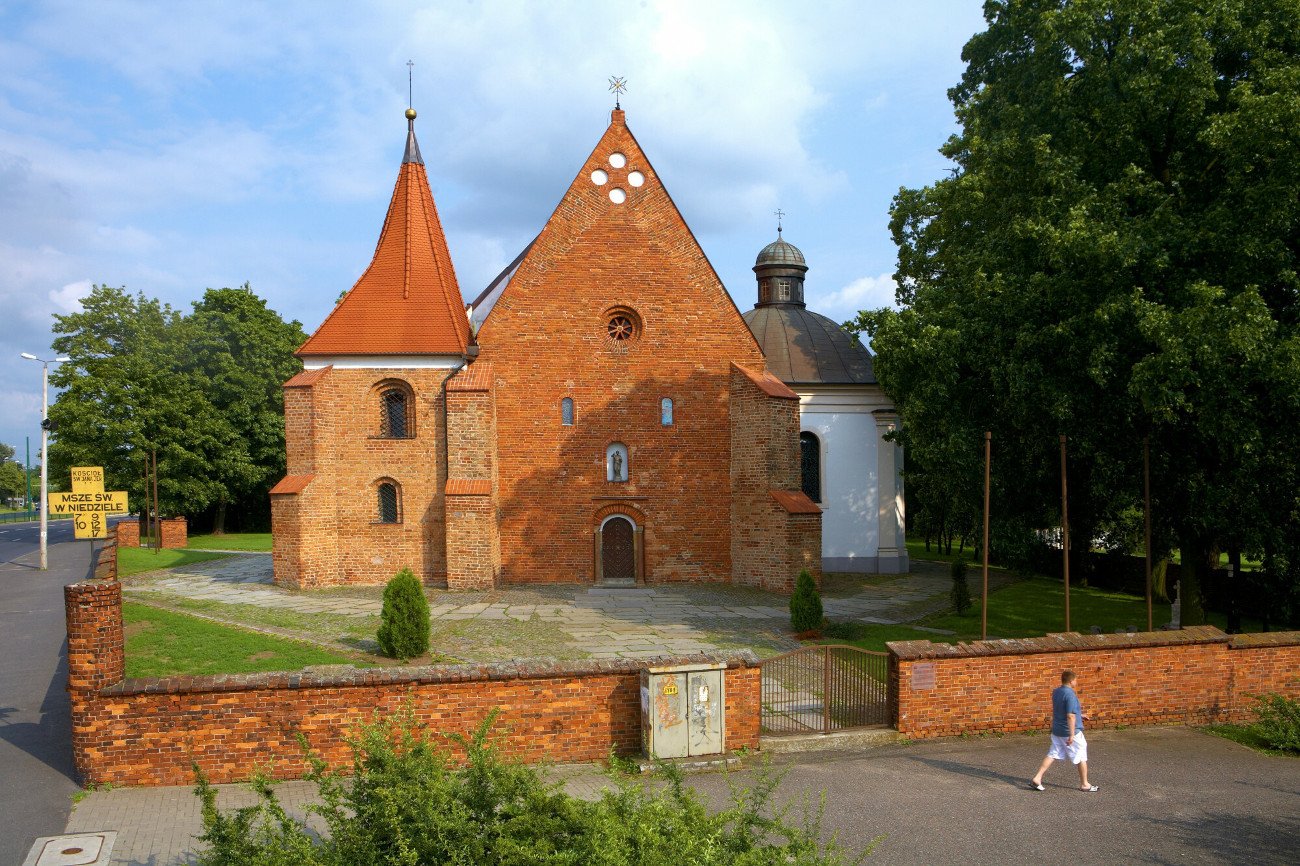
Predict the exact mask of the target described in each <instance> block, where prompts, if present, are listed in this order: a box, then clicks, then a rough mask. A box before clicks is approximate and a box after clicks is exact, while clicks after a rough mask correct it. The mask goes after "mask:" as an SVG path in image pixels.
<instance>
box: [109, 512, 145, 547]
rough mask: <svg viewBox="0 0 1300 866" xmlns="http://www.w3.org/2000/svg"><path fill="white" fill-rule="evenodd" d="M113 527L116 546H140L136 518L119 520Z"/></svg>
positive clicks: (138, 522) (138, 527)
mask: <svg viewBox="0 0 1300 866" xmlns="http://www.w3.org/2000/svg"><path fill="white" fill-rule="evenodd" d="M114 526H115V527H116V528H117V544H118V546H119V547H139V546H140V521H139V519H138V518H128V519H125V520H119V521H118V522H117V523H115V524H114Z"/></svg>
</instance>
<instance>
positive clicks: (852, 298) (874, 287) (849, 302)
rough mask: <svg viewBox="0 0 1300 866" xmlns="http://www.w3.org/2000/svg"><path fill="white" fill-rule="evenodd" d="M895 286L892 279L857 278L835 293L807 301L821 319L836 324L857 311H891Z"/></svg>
mask: <svg viewBox="0 0 1300 866" xmlns="http://www.w3.org/2000/svg"><path fill="white" fill-rule="evenodd" d="M897 288H898V284H897V283H895V282H894V275H893V274H890V273H884V274H880V275H879V276H875V277H858V278H857V279H856V280H854V281H853V282H851V283H849V284H848V285H847V286H844V287H843V288H841V289H838V290H837V291H834V292H830V293H829V294H826V295H822V296H820V297H817V298H815V299H814V298H809V304H808V306H810V307H811V308H813V309H815V310H816V311H817V312H819V313H821V314H822V315H824V316H830V317H831V318H832V319H834V320H835V321H837V322H843V321H846V320H848V319H851V318H853V317H854V316H856V315H857V314H858V311H859V310H877V309H879V308H881V307H894V308H895V309H897V307H898V305H897V304H896V303H895V302H894V291H895V289H897Z"/></svg>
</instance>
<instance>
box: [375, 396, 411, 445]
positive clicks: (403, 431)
mask: <svg viewBox="0 0 1300 866" xmlns="http://www.w3.org/2000/svg"><path fill="white" fill-rule="evenodd" d="M410 410H411V400H410V394H408V393H407V391H406V389H405V388H400V387H391V388H385V389H384V390H382V391H380V392H379V435H380V436H382V437H384V438H386V439H407V438H410V436H411V423H410V420H411V416H410Z"/></svg>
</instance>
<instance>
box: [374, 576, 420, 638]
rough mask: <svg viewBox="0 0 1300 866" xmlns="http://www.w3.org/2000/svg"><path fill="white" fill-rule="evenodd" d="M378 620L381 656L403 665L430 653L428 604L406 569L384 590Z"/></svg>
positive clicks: (416, 582)
mask: <svg viewBox="0 0 1300 866" xmlns="http://www.w3.org/2000/svg"><path fill="white" fill-rule="evenodd" d="M380 620H381V621H380V625H379V634H378V638H379V649H380V650H381V651H382V652H383V654H384V655H386V656H388V657H389V658H394V659H401V660H402V661H406V660H407V659H411V658H415V657H416V656H422V655H424V654H425V653H426V652H428V651H429V600H428V599H426V598H425V597H424V589H423V588H422V587H421V586H420V581H419V579H418V578H416V576H415V575H414V574H412V573H411V570H410V569H409V568H404V569H402V570H401V571H399V572H398V573H397V574H396V575H395V576H394V577H393V579H392V580H390V581H388V585H387V586H385V587H384V609H383V612H382V613H381V614H380Z"/></svg>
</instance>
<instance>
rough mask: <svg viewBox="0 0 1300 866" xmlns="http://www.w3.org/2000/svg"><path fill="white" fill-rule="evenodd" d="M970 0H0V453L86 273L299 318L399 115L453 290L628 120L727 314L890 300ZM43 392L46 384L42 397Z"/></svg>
mask: <svg viewBox="0 0 1300 866" xmlns="http://www.w3.org/2000/svg"><path fill="white" fill-rule="evenodd" d="M983 23H984V22H983V19H982V17H981V3H980V2H979V0H909V2H899V0H850V2H830V0H827V2H816V3H808V4H802V3H789V2H768V0H735V2H731V0H695V2H676V0H637V2H623V0H605V2H562V0H547V2H533V0H516V2H508V0H424V2H415V3H412V2H402V0H391V2H383V3H374V4H370V3H355V2H352V3H345V2H329V0H326V2H321V0H313V2H294V0H277V2H274V3H251V2H246V3H230V2H214V3H207V2H198V0H186V2H177V3H161V2H119V0H95V2H93V3H87V2H85V0H47V2H39V3H16V2H10V0H0V442H4V443H7V444H10V445H13V446H15V447H16V448H17V451H18V457H19V459H20V460H21V459H22V456H23V450H24V437H28V436H30V437H31V439H32V453H33V462H36V451H37V449H38V447H39V440H40V428H39V425H40V417H41V367H40V365H39V364H37V363H34V362H31V361H24V360H22V359H20V357H19V354H20V353H21V352H29V353H31V354H34V355H37V356H38V357H41V358H53V357H54V354H53V351H52V349H51V348H50V344H51V341H52V340H53V338H54V335H53V333H52V331H51V327H52V325H53V321H54V320H53V316H54V315H56V314H66V313H70V312H75V311H77V310H78V309H80V306H79V304H80V299H81V298H82V297H83V296H84V295H85V294H86V293H88V292H89V290H90V287H91V286H92V284H108V285H113V286H125V287H126V288H127V289H128V290H130V291H131V292H143V293H145V294H146V295H148V296H151V297H157V298H161V299H162V300H164V301H166V302H167V303H170V304H171V305H172V306H174V307H177V308H180V309H183V310H189V309H190V305H191V304H192V303H193V302H195V301H197V300H199V299H200V298H201V297H202V295H203V292H204V290H205V289H207V288H219V287H223V286H239V285H243V284H244V283H245V282H247V283H249V284H251V286H252V288H253V290H254V291H255V292H256V293H257V294H258V295H259V296H261V297H263V298H265V299H267V301H268V303H269V305H270V306H271V307H272V308H273V309H274V310H276V311H277V312H278V313H280V314H281V315H282V316H283V317H284V318H285V319H296V320H298V321H299V322H301V323H302V324H303V326H304V328H305V329H306V330H307V331H308V332H311V331H312V330H314V329H315V328H316V327H317V326H318V325H319V324H320V323H321V321H322V320H323V319H324V317H325V315H326V314H327V313H328V312H329V310H330V308H331V307H332V305H333V303H334V301H335V299H336V298H337V297H338V296H339V294H340V292H342V291H344V290H346V289H348V288H350V287H351V286H352V284H353V283H354V282H355V281H356V279H357V278H358V277H359V276H360V275H361V273H362V271H363V270H364V269H365V267H366V266H367V265H368V264H369V261H370V257H371V255H372V253H373V252H374V246H375V243H376V241H377V240H378V237H379V230H380V228H381V227H382V223H383V218H384V213H385V211H386V209H387V206H388V202H389V198H390V196H391V195H392V189H393V183H394V181H395V180H396V177H397V171H398V167H399V164H400V162H401V158H402V152H403V148H404V145H405V138H406V121H405V118H404V117H403V111H404V110H405V109H406V107H407V97H408V67H407V61H408V60H409V61H413V63H414V66H413V67H411V68H410V70H409V71H411V73H412V79H413V88H412V89H413V94H414V96H413V101H414V107H415V108H416V109H417V111H418V112H419V118H418V119H417V121H416V133H417V136H418V138H419V141H420V149H421V151H422V153H423V156H424V161H425V165H426V169H427V172H428V176H429V182H430V186H431V187H432V190H433V195H434V198H435V200H436V202H437V205H438V210H439V214H440V216H441V218H442V224H443V228H444V230H445V232H446V235H447V242H448V245H449V247H450V249H451V255H452V260H453V263H454V266H455V269H456V274H457V277H458V279H459V282H460V286H461V291H462V293H463V294H464V295H465V297H466V298H467V299H472V298H474V297H475V296H476V295H477V294H478V293H479V291H480V290H481V289H482V288H483V287H484V286H486V285H487V284H488V283H489V282H490V281H491V279H492V278H493V277H494V276H495V275H496V274H497V273H498V272H499V271H500V270H501V269H502V268H503V267H504V266H505V265H506V264H507V263H508V262H509V261H510V260H511V259H513V258H514V256H515V255H516V254H517V253H518V252H519V251H520V250H521V249H522V248H523V247H524V245H525V244H526V243H527V242H528V241H529V240H530V239H531V238H532V237H533V236H534V235H535V234H536V233H537V232H538V231H539V230H540V228H541V227H542V225H543V224H544V223H545V222H546V219H547V218H548V217H549V216H550V214H551V212H552V211H553V210H554V209H555V206H556V205H557V204H558V202H559V199H560V196H561V195H562V194H563V193H564V191H565V190H566V189H567V187H568V186H569V184H570V183H571V181H572V180H573V178H574V176H575V175H576V174H577V172H578V170H579V169H580V168H581V166H582V164H583V162H584V160H585V159H586V157H587V155H588V154H589V153H590V151H591V148H592V147H593V146H594V145H595V143H596V142H597V140H599V138H600V136H601V134H602V133H603V132H604V130H605V128H606V126H607V125H608V123H609V110H610V109H611V108H612V107H613V104H612V103H613V98H612V97H611V95H610V94H609V92H608V79H609V77H610V76H614V75H617V76H622V77H625V78H626V79H627V92H626V94H625V95H624V96H623V97H622V105H623V108H624V109H625V110H626V111H627V123H628V126H629V127H630V128H631V130H632V131H633V133H634V134H635V135H636V136H637V139H638V141H639V142H640V143H641V145H642V148H643V149H644V150H645V152H646V155H647V156H648V158H649V159H650V161H651V163H652V164H653V165H654V167H655V170H656V172H657V173H658V175H659V177H660V178H661V180H662V181H663V183H664V184H665V186H666V187H667V189H668V192H669V193H670V194H671V195H672V197H673V199H674V201H675V202H676V203H677V205H678V207H679V208H680V209H681V211H682V214H683V216H684V217H685V219H686V222H687V224H688V225H690V226H691V228H692V229H693V230H694V232H695V235H696V237H697V239H698V240H699V242H700V244H701V246H702V247H703V249H704V252H705V254H706V255H707V256H708V257H709V259H710V261H711V262H712V263H713V266H714V268H715V270H717V272H718V274H719V276H721V278H722V281H723V283H724V284H725V285H726V286H727V288H728V290H729V291H730V292H731V294H732V297H733V298H734V299H735V300H736V303H737V304H738V305H739V306H740V308H741V310H747V309H749V308H750V307H752V306H753V304H754V302H755V300H756V289H755V282H754V275H753V272H752V271H751V270H750V269H751V268H752V266H753V264H754V257H755V256H756V255H757V253H758V251H759V250H760V249H761V248H762V247H763V246H764V245H766V244H767V243H768V242H770V241H772V240H774V239H775V237H776V217H775V216H774V215H773V212H774V211H775V210H777V209H778V208H780V209H781V210H783V211H784V212H785V214H786V216H785V218H784V222H785V238H786V240H788V241H790V242H791V243H793V244H795V245H797V246H798V247H799V248H800V249H802V250H803V252H804V254H805V256H806V257H807V260H808V263H809V266H810V270H809V272H808V275H807V282H806V299H807V301H808V306H809V308H810V309H813V310H815V311H817V312H820V313H822V314H824V315H827V316H830V317H831V318H833V319H835V320H836V321H844V320H846V319H849V318H851V317H853V315H854V314H855V313H856V312H857V311H858V310H860V309H868V308H876V307H880V306H886V305H889V304H892V303H893V290H894V284H893V279H892V274H893V272H894V270H895V266H896V250H895V247H894V245H893V242H892V240H891V239H890V236H889V230H888V222H889V205H890V200H891V198H892V197H893V196H894V195H895V194H896V193H897V191H898V189H899V188H900V187H904V186H906V187H919V186H923V185H925V184H928V183H931V182H933V181H934V180H936V179H938V178H939V177H942V176H943V175H944V173H945V171H946V169H947V167H948V165H949V163H948V162H947V160H945V159H944V158H943V157H942V156H941V155H940V154H939V153H938V148H939V147H940V146H941V145H942V144H943V142H944V141H945V140H946V139H947V138H948V136H950V135H951V134H952V133H953V132H955V131H956V129H957V127H956V123H955V120H954V117H953V111H952V106H951V104H950V103H949V102H948V98H947V90H948V88H949V87H951V86H953V85H954V84H956V83H957V81H958V80H959V78H960V76H961V73H962V70H963V64H962V62H961V49H962V46H963V45H964V44H965V42H966V41H967V40H968V39H969V38H970V36H971V35H973V34H974V33H976V32H978V31H979V30H982V29H983ZM52 399H53V395H52V396H51V400H52Z"/></svg>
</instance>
